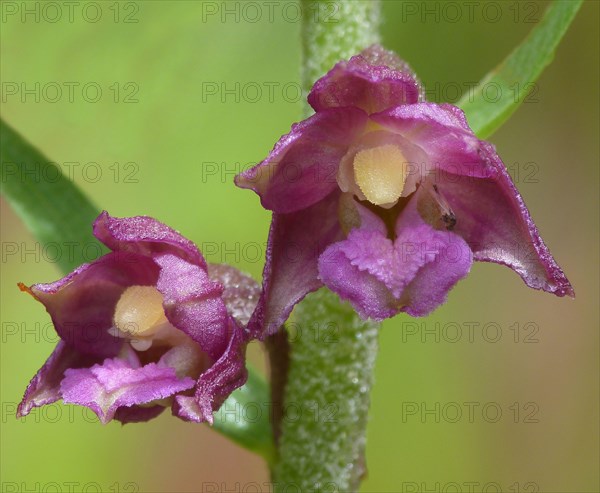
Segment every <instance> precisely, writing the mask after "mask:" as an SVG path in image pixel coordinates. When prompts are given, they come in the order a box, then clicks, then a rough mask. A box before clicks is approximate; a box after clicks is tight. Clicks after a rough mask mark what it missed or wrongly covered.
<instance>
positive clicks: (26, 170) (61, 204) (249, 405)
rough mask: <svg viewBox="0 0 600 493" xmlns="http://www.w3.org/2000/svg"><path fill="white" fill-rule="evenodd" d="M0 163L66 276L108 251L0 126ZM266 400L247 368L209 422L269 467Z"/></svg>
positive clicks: (42, 164) (6, 185)
mask: <svg viewBox="0 0 600 493" xmlns="http://www.w3.org/2000/svg"><path fill="white" fill-rule="evenodd" d="M0 158H1V160H2V188H1V189H0V190H1V192H2V195H3V196H4V197H6V199H7V200H8V202H9V203H10V204H11V206H12V207H13V208H14V210H15V212H16V213H17V215H18V216H19V217H20V218H21V219H22V220H23V221H24V222H25V225H26V226H27V228H28V229H29V230H30V231H31V232H32V233H33V234H34V235H35V236H36V237H37V238H38V239H39V240H40V241H41V242H43V243H44V245H49V244H53V245H54V246H55V247H57V248H59V249H60V250H59V251H60V258H59V259H58V264H59V266H60V268H61V270H62V271H63V272H64V273H65V274H66V273H68V272H70V271H72V270H73V269H74V268H75V267H77V266H79V265H81V264H82V263H83V262H84V259H83V252H84V251H85V247H86V246H88V245H90V244H91V243H95V244H96V245H97V248H98V249H100V250H101V251H102V252H106V251H107V249H106V247H105V246H104V245H102V244H101V243H100V242H99V241H98V240H97V239H96V238H95V237H94V236H93V234H92V223H93V221H94V219H95V218H96V216H98V213H99V211H98V209H97V208H96V207H95V206H94V205H93V204H92V203H91V202H90V200H89V199H88V198H87V197H86V196H85V195H84V194H83V193H82V192H81V191H80V190H79V188H78V187H77V185H76V184H75V183H73V182H72V181H71V180H69V179H68V178H67V177H65V176H64V175H63V174H62V172H61V170H60V168H59V167H58V166H57V165H56V164H54V163H52V162H51V161H50V160H49V159H48V158H46V157H45V156H44V155H43V154H42V153H41V152H40V151H38V150H37V149H35V148H34V147H33V146H32V145H31V144H29V143H28V142H27V141H26V140H25V139H23V137H21V136H20V135H19V134H18V133H17V132H16V131H15V130H14V129H13V128H11V127H10V126H9V125H7V124H6V123H5V122H4V121H1V120H0ZM98 249H95V250H94V252H95V253H97V252H98ZM88 260H89V259H88ZM269 396H270V391H269V388H268V385H267V383H266V382H265V380H264V379H263V378H262V376H261V375H260V374H258V373H257V372H256V370H254V369H252V368H249V369H248V382H247V383H246V385H244V386H243V387H242V388H240V389H238V390H236V391H235V392H234V393H233V394H232V395H231V396H230V397H229V398H228V399H227V400H226V401H225V403H224V404H223V406H222V407H221V410H220V411H218V412H217V413H216V414H215V422H214V428H215V429H216V430H217V431H219V432H220V433H222V434H223V435H225V436H227V437H229V438H230V439H232V440H233V441H235V442H237V443H239V444H240V445H242V446H244V447H245V448H247V449H250V450H252V451H254V452H257V453H259V454H261V455H262V456H263V457H265V458H266V459H267V460H268V461H270V460H271V458H272V454H273V450H274V449H273V437H272V431H271V425H270V420H269V409H266V407H268V405H269V404H268V403H269V400H270V397H269ZM257 405H258V406H260V409H258V408H256V406H257ZM255 411H256V412H260V415H259V417H257V416H256V414H254V412H255Z"/></svg>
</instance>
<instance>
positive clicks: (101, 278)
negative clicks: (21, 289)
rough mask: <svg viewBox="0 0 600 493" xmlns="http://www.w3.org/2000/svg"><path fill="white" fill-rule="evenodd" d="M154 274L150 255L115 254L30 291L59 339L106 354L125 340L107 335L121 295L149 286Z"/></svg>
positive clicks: (83, 350)
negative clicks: (138, 286)
mask: <svg viewBox="0 0 600 493" xmlns="http://www.w3.org/2000/svg"><path fill="white" fill-rule="evenodd" d="M157 278H158V267H157V266H156V264H155V263H154V262H153V261H152V260H151V259H150V258H148V257H143V256H140V255H137V254H135V253H129V254H127V255H122V254H120V253H115V252H113V253H109V254H107V255H104V256H103V257H101V258H99V259H98V260H96V261H94V262H93V263H91V264H84V265H82V266H81V267H79V268H77V269H76V270H75V271H73V272H72V273H71V274H69V275H67V276H66V277H64V278H62V279H60V280H58V281H56V282H53V283H49V284H34V285H33V286H31V288H29V289H28V291H29V292H30V293H31V294H32V295H33V296H35V298H36V299H37V300H38V301H40V302H41V303H43V304H44V306H45V307H46V310H47V311H48V313H49V314H50V316H51V317H52V322H53V324H54V327H55V329H56V332H57V333H58V335H59V336H60V337H61V339H63V340H64V341H66V342H67V343H69V344H70V345H72V346H73V348H75V349H76V350H78V351H79V352H81V353H84V354H91V355H96V356H102V357H109V356H114V355H116V354H117V352H118V351H119V348H120V347H121V345H122V343H123V341H122V339H119V338H116V337H114V336H112V335H110V334H109V333H108V329H109V328H110V327H112V325H113V315H114V311H115V306H116V304H117V301H118V300H119V298H120V296H121V294H122V293H123V291H124V290H125V289H126V288H127V287H129V286H133V285H144V286H149V285H153V284H155V283H156V279H157Z"/></svg>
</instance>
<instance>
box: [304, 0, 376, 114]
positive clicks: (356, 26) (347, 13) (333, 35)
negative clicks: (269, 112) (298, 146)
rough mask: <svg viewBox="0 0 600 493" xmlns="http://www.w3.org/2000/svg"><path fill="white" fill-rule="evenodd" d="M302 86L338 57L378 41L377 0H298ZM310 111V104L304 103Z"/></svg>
mask: <svg viewBox="0 0 600 493" xmlns="http://www.w3.org/2000/svg"><path fill="white" fill-rule="evenodd" d="M302 12H303V17H302V20H303V22H302V50H303V66H302V87H303V89H304V91H305V92H306V93H308V92H309V91H310V88H311V87H312V85H313V84H314V83H315V81H316V80H317V79H318V78H319V77H321V76H322V75H323V74H325V73H326V72H327V71H328V70H329V69H331V68H332V67H333V66H334V65H335V64H336V63H337V62H339V61H340V60H347V59H348V58H350V57H351V56H353V55H356V54H357V53H360V52H361V51H362V50H364V49H365V48H366V47H368V46H370V45H372V44H374V43H379V42H380V39H379V24H380V19H381V14H380V12H381V4H380V1H379V0H345V1H340V0H336V1H317V0H302ZM306 111H307V112H309V113H310V111H311V110H310V107H309V106H306Z"/></svg>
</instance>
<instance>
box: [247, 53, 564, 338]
mask: <svg viewBox="0 0 600 493" xmlns="http://www.w3.org/2000/svg"><path fill="white" fill-rule="evenodd" d="M308 102H309V103H310V104H311V106H312V107H313V109H314V110H315V111H316V114H314V115H313V116H311V117H309V118H308V119H306V120H304V121H302V122H300V123H297V124H295V125H293V126H292V129H291V131H290V133H289V134H287V135H285V136H283V137H282V138H281V139H280V140H279V142H278V143H277V144H276V145H275V147H274V149H273V150H272V151H271V153H270V154H269V156H268V157H267V158H266V159H265V160H264V161H262V162H261V163H259V164H258V165H257V166H255V167H253V168H252V169H250V170H248V171H246V172H244V173H242V174H240V175H238V176H237V177H236V184H237V185H238V186H240V187H242V188H249V189H252V190H254V191H255V192H257V193H258V195H259V196H260V199H261V203H262V205H263V206H264V207H265V208H267V209H270V210H272V211H273V221H272V224H271V231H270V235H269V248H268V251H267V263H266V266H265V269H264V273H263V278H264V279H263V293H262V295H261V299H260V301H259V304H258V307H257V310H256V312H255V315H254V317H253V319H252V320H251V321H250V328H251V330H253V331H256V332H257V333H259V334H262V335H264V334H267V333H272V332H274V331H276V330H277V329H278V328H279V327H280V325H281V324H282V323H283V322H284V321H285V320H286V318H287V317H288V316H289V314H290V312H291V310H292V308H293V306H294V304H295V303H297V302H298V301H300V300H301V299H302V298H303V297H304V296H305V295H306V294H307V293H308V292H310V291H313V290H316V289H318V288H319V287H321V286H322V285H326V286H327V287H328V288H330V289H331V290H332V291H334V292H336V293H337V294H338V295H339V296H340V297H341V298H342V299H344V300H348V301H349V302H350V303H351V304H352V305H353V306H354V308H355V309H356V310H357V311H358V313H359V314H360V315H361V316H362V317H363V318H367V317H371V318H373V319H376V320H382V319H385V318H387V317H391V316H394V315H395V314H397V313H398V312H407V313H408V314H410V315H413V316H424V315H427V314H429V313H430V312H431V311H432V310H434V309H435V308H436V307H438V306H439V305H440V304H442V303H444V301H445V300H446V297H447V294H448V291H449V290H450V289H451V288H452V287H453V286H454V285H455V284H456V283H457V282H458V281H459V280H460V279H462V278H464V277H465V276H466V275H467V274H468V272H469V270H470V268H471V264H472V262H473V261H474V260H478V261H483V262H496V263H499V264H504V265H507V266H508V267H510V268H512V269H513V270H514V271H516V272H517V273H518V274H519V275H520V276H521V277H522V278H523V280H524V281H525V283H526V284H527V285H528V286H530V287H532V288H535V289H542V290H544V291H548V292H550V293H554V294H556V295H558V296H564V295H571V296H573V289H572V287H571V285H570V284H569V282H568V280H567V279H566V277H565V276H564V274H563V272H562V271H561V269H560V268H559V267H558V265H557V264H556V262H555V261H554V259H553V258H552V256H551V255H550V252H549V251H548V249H547V248H546V246H545V245H544V243H543V241H542V239H541V238H540V236H539V233H538V231H537V229H536V227H535V225H534V224H533V222H532V220H531V218H530V216H529V212H528V211H527V208H526V207H525V204H524V203H523V200H522V198H521V196H520V195H519V193H518V192H517V190H516V188H515V186H514V184H513V182H512V180H511V178H510V176H509V175H508V173H507V171H506V168H505V166H504V164H503V163H502V161H501V160H500V158H499V157H498V155H497V153H496V151H495V148H494V146H493V145H491V144H490V143H488V142H484V141H481V140H479V139H477V137H476V136H475V135H474V134H473V132H472V130H471V129H470V128H469V126H468V124H467V121H466V119H465V115H464V114H463V112H462V111H461V110H460V109H458V108H457V107H455V106H452V105H450V104H434V103H429V102H425V101H424V97H423V93H422V88H421V85H420V83H419V82H418V81H417V79H416V78H415V76H414V75H413V74H412V73H411V72H410V69H409V68H408V67H407V65H406V64H405V63H403V62H402V61H400V60H399V59H398V58H397V57H396V56H395V55H394V54H392V53H391V52H388V51H386V50H384V49H383V48H381V47H380V46H372V47H370V48H369V49H367V50H365V51H364V52H362V53H361V54H360V55H357V56H355V57H353V58H351V59H350V60H349V61H347V62H346V61H343V62H340V63H338V64H337V65H336V66H335V67H334V68H333V69H332V70H331V71H330V72H329V73H328V74H326V75H325V76H324V77H323V78H321V79H320V80H318V81H317V82H316V83H315V85H314V87H313V89H312V91H311V92H310V94H309V96H308Z"/></svg>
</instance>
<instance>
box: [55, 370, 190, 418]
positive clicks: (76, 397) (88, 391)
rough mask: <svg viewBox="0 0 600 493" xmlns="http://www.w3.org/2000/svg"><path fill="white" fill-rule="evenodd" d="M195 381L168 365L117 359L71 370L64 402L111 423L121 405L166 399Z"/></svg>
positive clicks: (67, 374) (63, 391) (63, 389)
mask: <svg viewBox="0 0 600 493" xmlns="http://www.w3.org/2000/svg"><path fill="white" fill-rule="evenodd" d="M194 383H195V382H194V380H193V379H191V378H189V377H185V378H181V379H180V378H178V377H177V375H176V374H175V369H173V368H170V367H168V366H161V365H160V364H156V363H149V364H147V365H145V366H139V364H138V365H133V364H132V363H131V362H130V361H125V360H123V359H120V358H113V359H106V360H104V362H103V363H102V364H101V365H98V364H96V365H94V366H92V367H91V368H78V369H72V368H70V369H67V371H66V372H65V377H64V379H63V381H62V382H61V385H60V389H61V394H62V397H63V400H64V402H66V403H70V404H78V405H81V406H86V407H89V408H90V409H91V410H92V411H94V412H95V413H96V415H97V416H98V418H99V419H100V421H101V422H102V423H108V422H109V421H110V420H111V419H113V417H114V416H115V412H116V411H117V409H119V408H120V407H131V406H135V405H139V404H148V403H150V402H153V401H156V400H160V399H164V398H166V397H170V396H172V395H174V394H176V393H178V392H182V391H184V390H188V389H191V388H192V387H193V386H194Z"/></svg>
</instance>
